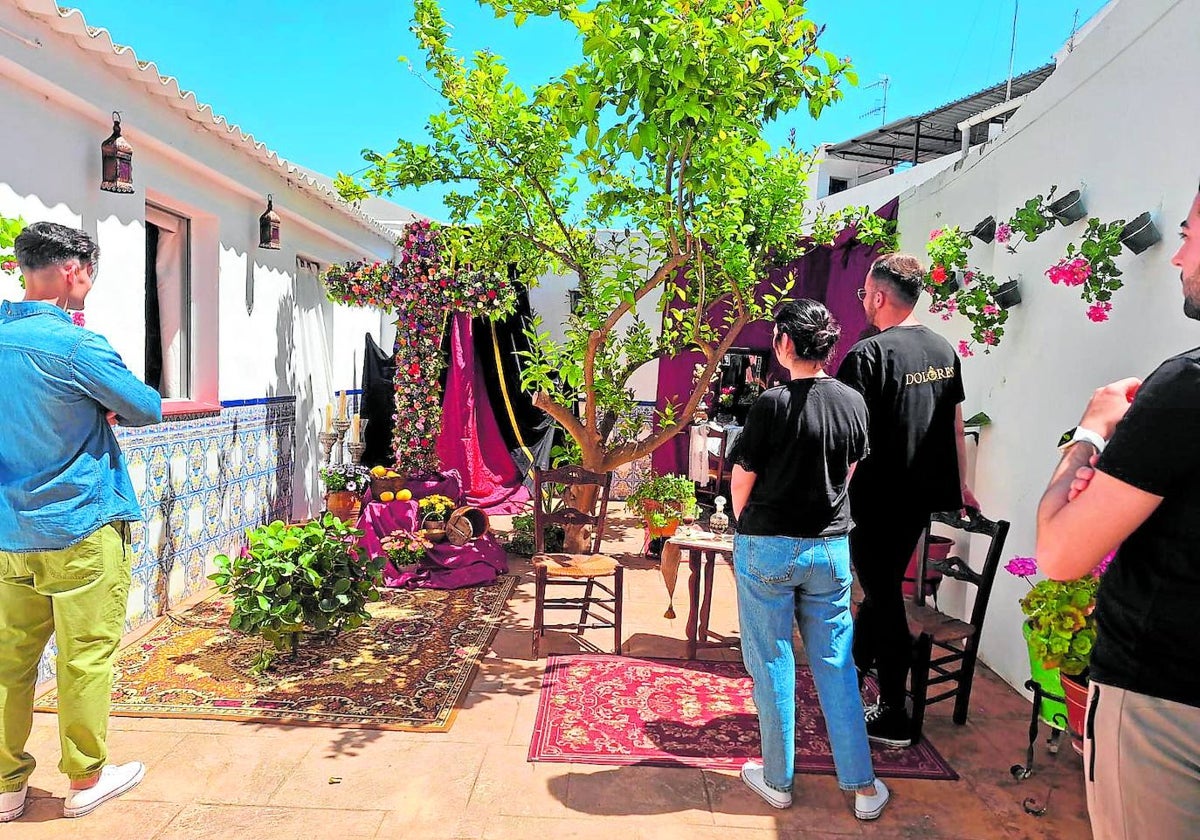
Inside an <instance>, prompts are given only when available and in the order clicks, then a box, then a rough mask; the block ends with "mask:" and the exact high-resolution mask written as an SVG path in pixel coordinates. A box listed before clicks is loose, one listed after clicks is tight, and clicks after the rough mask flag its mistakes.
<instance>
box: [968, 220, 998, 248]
mask: <svg viewBox="0 0 1200 840" xmlns="http://www.w3.org/2000/svg"><path fill="white" fill-rule="evenodd" d="M971 235H972V236H974V237H975V238H976V239H978V240H979V241H980V242H991V241H992V240H993V239H995V238H996V218H995V217H994V216H988V217H987V218H986V219H984V220H983V221H982V222H980V223H979V224H977V225H975V229H974V230H972V231H971Z"/></svg>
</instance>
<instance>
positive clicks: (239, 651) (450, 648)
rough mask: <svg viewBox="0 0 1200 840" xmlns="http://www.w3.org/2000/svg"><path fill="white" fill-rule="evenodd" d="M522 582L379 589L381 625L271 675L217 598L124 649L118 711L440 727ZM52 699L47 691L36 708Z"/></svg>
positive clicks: (255, 644)
mask: <svg viewBox="0 0 1200 840" xmlns="http://www.w3.org/2000/svg"><path fill="white" fill-rule="evenodd" d="M515 585H516V578H515V577H511V576H507V575H504V576H501V577H500V578H498V579H497V580H496V582H495V583H493V584H491V585H490V586H481V587H475V588H470V589H449V590H438V589H412V590H395V589H389V590H384V593H383V600H381V601H379V602H378V603H375V604H371V605H370V610H371V613H372V615H373V616H374V620H372V621H369V622H367V623H366V624H364V625H363V626H362V627H360V628H358V629H357V630H354V631H351V632H347V633H344V634H342V636H341V637H340V638H338V639H337V640H336V641H334V642H333V643H329V644H322V643H320V642H319V641H318V640H310V641H309V642H308V643H306V644H302V645H301V647H300V651H299V653H298V655H297V656H296V657H295V658H293V657H292V656H291V655H290V654H280V655H279V657H278V658H276V660H275V661H274V663H272V666H271V668H270V670H269V671H267V672H266V673H264V674H255V673H254V672H253V671H252V670H251V665H253V663H254V661H255V658H256V657H257V656H258V653H259V651H260V650H261V645H262V643H261V642H260V641H259V640H257V639H254V638H250V637H247V636H243V635H242V634H240V633H237V632H235V631H233V630H230V629H229V604H228V602H227V601H226V599H224V598H222V597H220V596H214V597H212V598H209V599H208V600H206V601H203V602H201V603H199V604H197V605H196V606H194V607H192V608H191V609H190V610H188V611H187V612H185V613H183V614H181V615H178V616H169V617H168V618H167V619H166V620H165V621H163V622H162V623H161V624H160V625H159V626H158V627H156V628H155V629H154V630H153V631H151V632H150V633H149V634H147V635H146V636H143V637H142V638H141V639H139V640H138V641H137V642H135V643H133V644H132V645H129V646H128V647H126V648H125V649H124V650H123V651H122V652H121V654H120V656H119V658H118V661H117V674H116V681H115V683H114V685H113V707H112V713H113V714H114V715H124V716H129V717H183V718H210V719H224V718H232V719H234V720H244V721H260V722H269V723H290V724H308V725H316V726H343V727H354V728H363V729H400V730H409V731H431V732H444V731H446V730H447V729H449V728H450V726H451V724H452V723H453V718H454V712H455V705H456V704H457V703H458V700H459V698H460V696H461V695H462V694H463V692H464V691H465V690H466V687H467V686H468V685H469V684H470V681H471V678H472V676H473V675H474V672H475V666H476V665H477V664H478V662H479V659H480V657H482V655H483V653H484V652H485V651H486V649H487V645H488V643H489V642H490V641H491V639H492V636H493V635H494V634H495V632H496V629H497V627H498V626H499V621H500V614H501V612H502V611H503V609H504V605H505V602H506V601H507V599H508V596H509V594H510V593H511V592H512V590H513V587H514V586H515ZM57 699H58V698H57V693H56V691H55V690H53V689H52V690H51V691H49V692H48V693H46V694H45V695H43V696H42V697H41V699H40V700H39V701H38V703H37V707H38V709H39V710H41V711H55V709H56V706H57Z"/></svg>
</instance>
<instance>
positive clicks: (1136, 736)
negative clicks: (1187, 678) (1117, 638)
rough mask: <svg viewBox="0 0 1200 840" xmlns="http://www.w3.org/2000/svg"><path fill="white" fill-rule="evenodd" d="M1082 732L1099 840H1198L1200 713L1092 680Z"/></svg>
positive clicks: (1095, 833) (1090, 802)
mask: <svg viewBox="0 0 1200 840" xmlns="http://www.w3.org/2000/svg"><path fill="white" fill-rule="evenodd" d="M1085 729H1086V731H1085V733H1084V736H1085V737H1084V744H1083V750H1084V752H1083V768H1084V773H1085V774H1086V775H1085V778H1086V781H1087V802H1088V814H1089V816H1090V817H1091V820H1092V834H1093V837H1094V838H1095V840H1184V838H1196V837H1200V708H1197V707H1196V706H1188V705H1185V704H1183V703H1175V702H1172V701H1170V700H1161V699H1159V698H1157V697H1148V696H1146V695H1145V694H1137V693H1135V692H1132V691H1126V690H1125V689H1122V688H1113V687H1112V686H1108V685H1102V684H1100V683H1096V682H1092V684H1091V687H1090V689H1089V692H1088V711H1087V725H1086V727H1085Z"/></svg>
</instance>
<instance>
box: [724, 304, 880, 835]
mask: <svg viewBox="0 0 1200 840" xmlns="http://www.w3.org/2000/svg"><path fill="white" fill-rule="evenodd" d="M838 333H839V330H838V326H837V323H836V322H835V321H834V320H833V318H832V317H831V316H830V314H829V310H827V309H826V308H825V307H824V306H823V305H821V304H820V303H817V302H816V301H813V300H799V301H795V302H792V303H789V304H787V305H785V306H784V307H783V308H782V309H781V310H780V312H779V314H778V316H776V319H775V335H774V339H773V344H774V347H775V354H776V356H777V358H778V359H779V362H780V364H782V365H783V366H784V367H786V368H788V369H789V370H790V371H791V375H792V380H791V382H789V383H787V384H786V385H781V386H778V387H776V388H768V389H767V390H766V391H765V392H763V394H762V396H760V397H759V398H758V399H757V400H756V401H755V402H754V404H753V405H752V406H751V408H750V412H749V416H748V417H747V418H746V425H745V428H744V429H743V430H742V434H741V435H740V436H739V437H738V439H737V442H736V443H735V444H734V447H733V451H732V452H731V453H730V460H731V461H732V462H733V465H734V466H733V477H732V480H731V482H730V495H731V496H732V498H733V512H734V515H735V516H736V517H737V518H738V534H737V536H736V537H735V539H734V545H733V565H734V573H735V577H736V580H737V593H738V624H739V627H740V630H741V638H742V659H743V661H744V662H745V663H746V670H747V671H749V672H750V676H751V677H753V678H754V702H755V705H756V706H758V726H759V730H760V734H761V736H762V755H763V759H762V761H748V762H746V764H745V765H743V766H742V780H743V781H744V782H745V783H746V784H747V786H749V787H750V789H751V790H753V791H754V792H755V793H757V794H758V795H759V796H761V797H762V798H763V799H764V800H766V802H767V803H768V804H769V805H772V806H774V807H776V808H786V807H788V806H789V805H791V804H792V776H793V773H794V771H795V752H796V743H795V741H796V658H795V652H794V651H793V650H792V627H793V615H794V617H795V618H794V620H795V621H798V622H799V624H800V635H801V636H802V637H803V639H804V647H805V649H806V650H807V651H808V661H809V667H811V668H812V675H813V681H814V682H815V683H816V687H817V694H818V695H819V696H820V698H821V708H822V709H823V710H824V713H825V723H826V727H827V729H828V731H829V743H830V746H831V748H832V750H833V762H834V766H835V767H836V769H837V775H838V784H839V785H840V786H841V788H842V789H843V790H853V791H855V797H854V814H855V816H856V817H858V818H859V819H860V820H873V819H876V818H877V817H878V816H879V815H880V814H882V813H883V809H884V806H886V805H887V801H888V789H887V788H886V787H885V786H884V784H883V782H881V781H879V780H877V779H876V778H875V770H874V767H873V766H872V764H871V751H870V747H869V746H868V744H867V732H866V726H865V725H864V722H863V712H862V696H861V695H860V694H859V690H858V679H857V675H856V672H855V669H854V660H853V652H852V643H851V639H852V635H853V621H852V619H851V617H850V584H851V580H852V578H851V574H850V546H849V541H848V540H847V538H846V532H847V531H848V530H849V529H850V510H849V502H848V497H847V491H846V486H847V484H848V483H849V481H850V476H851V474H852V473H853V471H854V468H855V464H856V463H857V462H858V461H859V460H861V459H862V458H863V456H864V455H866V454H867V409H866V405H865V404H864V403H863V399H862V397H861V396H859V394H857V393H856V392H855V391H854V390H853V389H852V388H848V387H846V386H845V385H843V384H842V383H841V382H838V381H837V380H836V379H831V378H830V377H828V376H826V375H825V372H824V370H823V369H822V368H823V365H824V362H825V359H826V358H828V356H829V353H830V351H832V350H833V348H834V345H836V344H837V339H838Z"/></svg>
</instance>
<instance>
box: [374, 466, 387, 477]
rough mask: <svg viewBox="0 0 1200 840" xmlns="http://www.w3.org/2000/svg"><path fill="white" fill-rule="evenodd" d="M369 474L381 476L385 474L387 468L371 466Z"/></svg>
mask: <svg viewBox="0 0 1200 840" xmlns="http://www.w3.org/2000/svg"><path fill="white" fill-rule="evenodd" d="M371 475H373V476H375V477H376V478H383V477H384V476H385V475H387V468H386V467H371Z"/></svg>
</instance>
